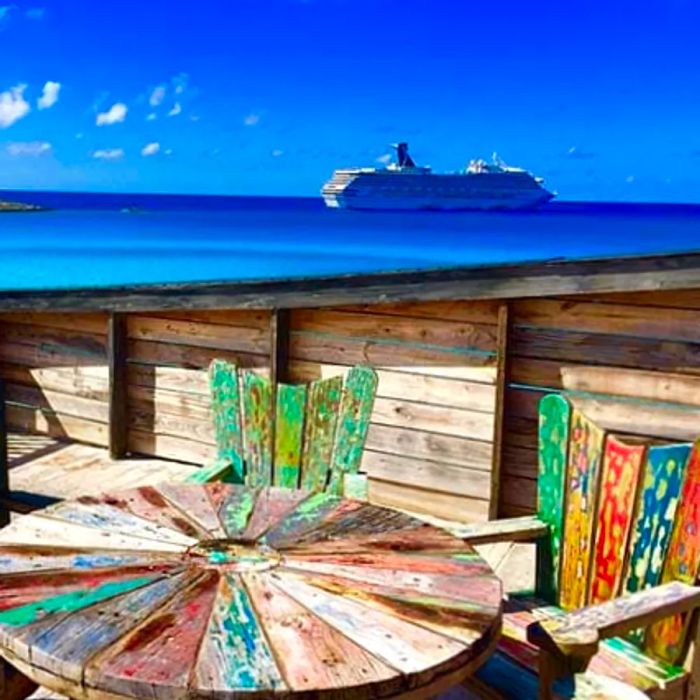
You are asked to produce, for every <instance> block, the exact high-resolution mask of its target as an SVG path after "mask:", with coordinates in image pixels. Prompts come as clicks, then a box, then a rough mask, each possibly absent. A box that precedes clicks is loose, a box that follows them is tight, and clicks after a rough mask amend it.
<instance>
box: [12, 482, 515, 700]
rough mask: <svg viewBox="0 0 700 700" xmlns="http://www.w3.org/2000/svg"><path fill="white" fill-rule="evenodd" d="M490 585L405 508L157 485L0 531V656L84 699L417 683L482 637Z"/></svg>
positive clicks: (440, 682)
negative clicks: (407, 513) (399, 510)
mask: <svg viewBox="0 0 700 700" xmlns="http://www.w3.org/2000/svg"><path fill="white" fill-rule="evenodd" d="M501 597H502V590H501V583H500V581H499V580H498V579H497V577H496V576H495V574H494V573H493V572H492V571H491V569H490V568H489V566H488V565H487V564H486V563H485V562H484V561H483V560H482V559H481V558H480V557H479V556H478V555H477V554H476V553H475V551H474V550H473V549H472V548H471V547H470V546H469V545H467V544H465V543H464V542H463V541H462V540H459V539H457V538H455V537H453V536H452V535H450V534H449V533H447V532H445V531H443V530H441V529H439V528H436V527H434V526H432V525H428V524H425V523H423V522H422V521H419V520H416V519H415V518H413V517H410V516H408V515H406V514H404V513H400V512H398V511H394V510H390V509H387V508H381V507H378V506H375V505H371V504H368V503H363V502H361V501H355V500H349V499H341V498H338V497H336V496H330V495H326V494H315V495H311V494H309V493H308V492H305V491H296V490H290V489H280V488H263V489H258V490H251V489H248V488H246V487H243V486H232V485H227V484H207V485H182V484H160V485H158V486H156V487H143V488H139V489H132V490H129V491H122V492H118V493H114V494H106V495H103V496H100V497H97V498H96V497H85V498H79V499H77V500H74V501H64V502H62V503H59V504H57V505H54V506H51V507H50V508H47V509H46V510H43V511H40V512H36V513H32V514H30V515H25V516H22V517H19V518H18V519H17V520H15V521H14V522H13V523H12V524H11V525H9V526H8V527H6V528H5V529H3V530H2V531H0V654H1V655H2V656H4V657H5V658H6V659H7V660H8V661H10V662H11V663H12V664H14V665H15V666H16V667H17V668H18V669H19V670H20V671H22V672H23V673H25V674H26V675H28V676H29V677H31V678H32V679H33V680H35V681H37V682H38V683H40V684H42V685H45V686H47V687H49V688H51V689H53V690H56V691H58V692H62V693H64V694H67V695H69V696H71V697H74V698H80V699H81V700H118V699H119V698H149V699H150V700H154V699H156V698H157V699H165V698H168V699H169V700H178V699H182V698H210V699H211V698H214V699H216V698H239V697H243V696H244V697H246V698H252V697H255V698H260V697H265V698H275V697H282V696H284V697H288V696H292V695H293V696H297V695H298V696H305V697H309V698H310V697H313V698H315V699H318V698H326V697H328V698H336V697H337V698H341V697H342V698H347V697H348V696H349V695H348V693H349V692H350V693H351V696H352V697H353V699H354V700H360V699H362V698H370V697H371V698H378V697H382V696H396V695H404V694H408V695H411V696H416V697H428V696H431V695H434V694H435V693H436V692H439V691H440V690H442V689H443V688H446V687H449V686H450V685H452V684H454V683H457V682H459V681H460V680H462V679H463V678H464V677H465V676H466V675H468V674H469V673H471V672H472V671H474V670H475V669H476V668H477V667H478V665H480V664H481V663H482V662H483V661H484V660H485V659H486V657H487V656H488V654H489V653H490V652H491V651H492V650H493V648H494V646H495V643H496V641H497V637H498V633H499V630H500V622H501Z"/></svg>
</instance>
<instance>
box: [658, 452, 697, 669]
mask: <svg viewBox="0 0 700 700" xmlns="http://www.w3.org/2000/svg"><path fill="white" fill-rule="evenodd" d="M699 577H700V441H698V442H696V443H695V445H694V446H693V450H692V452H691V455H690V458H689V460H688V466H687V470H686V476H685V483H684V484H683V491H682V493H681V498H680V503H679V505H678V510H677V512H676V522H675V525H674V528H673V534H672V535H671V541H670V543H669V546H668V553H667V554H666V563H665V564H664V570H663V574H662V577H661V582H662V583H668V582H669V581H683V583H687V584H691V585H692V584H694V583H695V582H696V581H697V580H698V578H699ZM689 621H690V619H689V616H687V615H682V616H681V615H674V616H673V617H669V618H666V619H665V620H662V621H661V622H657V623H656V624H655V625H653V626H652V627H650V628H649V629H648V630H647V635H646V651H647V652H648V653H650V654H653V655H654V656H655V657H657V658H659V659H663V660H664V661H667V662H669V663H672V664H675V663H678V662H679V660H680V658H681V654H682V652H683V642H684V640H685V637H686V634H687V632H688V623H689Z"/></svg>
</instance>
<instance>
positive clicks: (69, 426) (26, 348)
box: [0, 313, 108, 446]
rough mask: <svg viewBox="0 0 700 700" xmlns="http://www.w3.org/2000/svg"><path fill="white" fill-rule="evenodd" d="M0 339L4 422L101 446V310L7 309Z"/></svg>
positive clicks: (104, 400) (104, 402)
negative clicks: (37, 311) (21, 311)
mask: <svg viewBox="0 0 700 700" xmlns="http://www.w3.org/2000/svg"><path fill="white" fill-rule="evenodd" d="M0 339H1V340H0V376H2V378H3V379H4V380H5V391H6V400H7V422H8V425H9V426H10V428H14V429H21V430H28V431H32V432H40V433H45V434H49V435H52V436H53V437H57V438H67V439H71V440H77V441H81V442H88V443H92V444H96V445H103V446H106V445H107V441H108V429H107V422H108V386H107V385H108V372H107V345H106V344H107V316H106V314H80V315H74V314H50V313H46V314H8V315H4V316H1V317H0Z"/></svg>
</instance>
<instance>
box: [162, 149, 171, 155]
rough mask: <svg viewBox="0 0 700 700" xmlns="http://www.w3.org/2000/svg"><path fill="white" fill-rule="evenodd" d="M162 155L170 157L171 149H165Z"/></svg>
mask: <svg viewBox="0 0 700 700" xmlns="http://www.w3.org/2000/svg"><path fill="white" fill-rule="evenodd" d="M163 153H164V154H165V155H166V156H171V155H172V154H173V149H172V148H166V149H165V150H164V151H163Z"/></svg>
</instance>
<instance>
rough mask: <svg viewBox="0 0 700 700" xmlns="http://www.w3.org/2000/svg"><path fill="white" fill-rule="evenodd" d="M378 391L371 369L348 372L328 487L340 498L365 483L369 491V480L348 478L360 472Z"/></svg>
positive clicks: (364, 487)
mask: <svg viewBox="0 0 700 700" xmlns="http://www.w3.org/2000/svg"><path fill="white" fill-rule="evenodd" d="M376 391H377V374H376V372H374V371H373V370H371V369H370V368H369V367H353V368H352V369H351V370H350V371H349V372H348V375H347V377H346V379H345V385H344V386H343V394H342V400H341V402H340V410H339V413H338V427H337V432H336V436H335V447H334V449H333V455H332V462H331V478H330V484H329V487H328V490H329V491H330V493H335V494H340V493H342V492H343V490H344V488H345V487H348V488H350V486H349V485H350V484H351V483H356V484H357V485H358V486H359V485H360V484H362V483H364V486H362V488H363V489H366V479H364V480H362V479H357V480H352V479H346V478H345V477H346V476H351V475H355V474H357V472H358V471H359V469H360V462H361V461H362V448H363V447H364V444H365V440H366V438H367V430H368V429H369V419H370V416H371V414H372V407H373V404H374V395H375V393H376Z"/></svg>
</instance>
